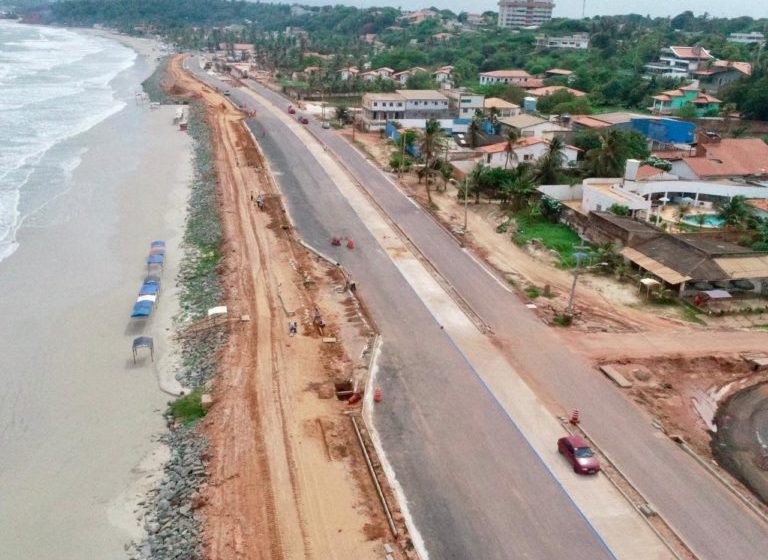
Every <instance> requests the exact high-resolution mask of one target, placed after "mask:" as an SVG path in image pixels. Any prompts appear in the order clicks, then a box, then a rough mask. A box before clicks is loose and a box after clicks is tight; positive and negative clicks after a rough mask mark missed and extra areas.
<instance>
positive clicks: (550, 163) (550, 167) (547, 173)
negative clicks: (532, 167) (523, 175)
mask: <svg viewBox="0 0 768 560" xmlns="http://www.w3.org/2000/svg"><path fill="white" fill-rule="evenodd" d="M564 147H565V142H564V141H563V139H562V138H560V137H559V136H555V137H553V138H552V140H550V141H549V147H548V148H547V153H545V154H544V155H543V156H542V157H540V158H539V161H537V162H536V172H535V175H536V181H537V182H538V183H539V184H540V185H551V184H555V183H557V182H558V176H559V172H560V169H561V168H562V167H563V162H564V161H565V156H564V155H563V148H564Z"/></svg>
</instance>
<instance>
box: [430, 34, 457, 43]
mask: <svg viewBox="0 0 768 560" xmlns="http://www.w3.org/2000/svg"><path fill="white" fill-rule="evenodd" d="M432 38H433V39H434V40H435V41H438V42H441V43H442V42H445V41H450V40H451V39H452V38H453V35H452V34H451V33H435V34H434V35H432Z"/></svg>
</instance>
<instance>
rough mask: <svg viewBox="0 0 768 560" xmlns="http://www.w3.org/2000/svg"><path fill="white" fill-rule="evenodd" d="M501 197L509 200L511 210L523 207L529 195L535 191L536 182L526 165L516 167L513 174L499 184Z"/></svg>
mask: <svg viewBox="0 0 768 560" xmlns="http://www.w3.org/2000/svg"><path fill="white" fill-rule="evenodd" d="M501 191H502V195H503V198H504V199H505V200H509V201H510V202H511V206H512V210H513V211H515V212H517V211H518V210H522V209H523V208H525V205H526V203H527V202H528V200H529V199H530V197H531V195H532V194H533V193H534V192H535V191H536V183H535V182H534V180H533V177H532V176H531V172H530V171H529V169H528V168H527V167H523V166H520V167H517V168H515V170H514V176H513V177H511V178H510V179H509V180H508V181H506V182H504V183H503V184H502V185H501Z"/></svg>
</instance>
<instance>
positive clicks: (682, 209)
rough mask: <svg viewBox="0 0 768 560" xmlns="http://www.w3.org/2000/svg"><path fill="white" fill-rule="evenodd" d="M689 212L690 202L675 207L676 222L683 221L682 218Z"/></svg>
mask: <svg viewBox="0 0 768 560" xmlns="http://www.w3.org/2000/svg"><path fill="white" fill-rule="evenodd" d="M690 213H691V205H690V204H681V205H680V206H678V207H677V209H676V210H675V218H677V223H678V224H679V223H680V222H682V221H683V218H685V217H686V216H687V215H688V214H690Z"/></svg>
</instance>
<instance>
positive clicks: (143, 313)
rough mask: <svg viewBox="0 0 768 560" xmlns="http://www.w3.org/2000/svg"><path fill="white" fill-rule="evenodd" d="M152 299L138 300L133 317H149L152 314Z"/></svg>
mask: <svg viewBox="0 0 768 560" xmlns="http://www.w3.org/2000/svg"><path fill="white" fill-rule="evenodd" d="M152 307H153V305H152V302H151V301H137V302H136V304H135V305H134V306H133V312H132V313H131V317H149V316H150V315H151V314H152Z"/></svg>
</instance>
